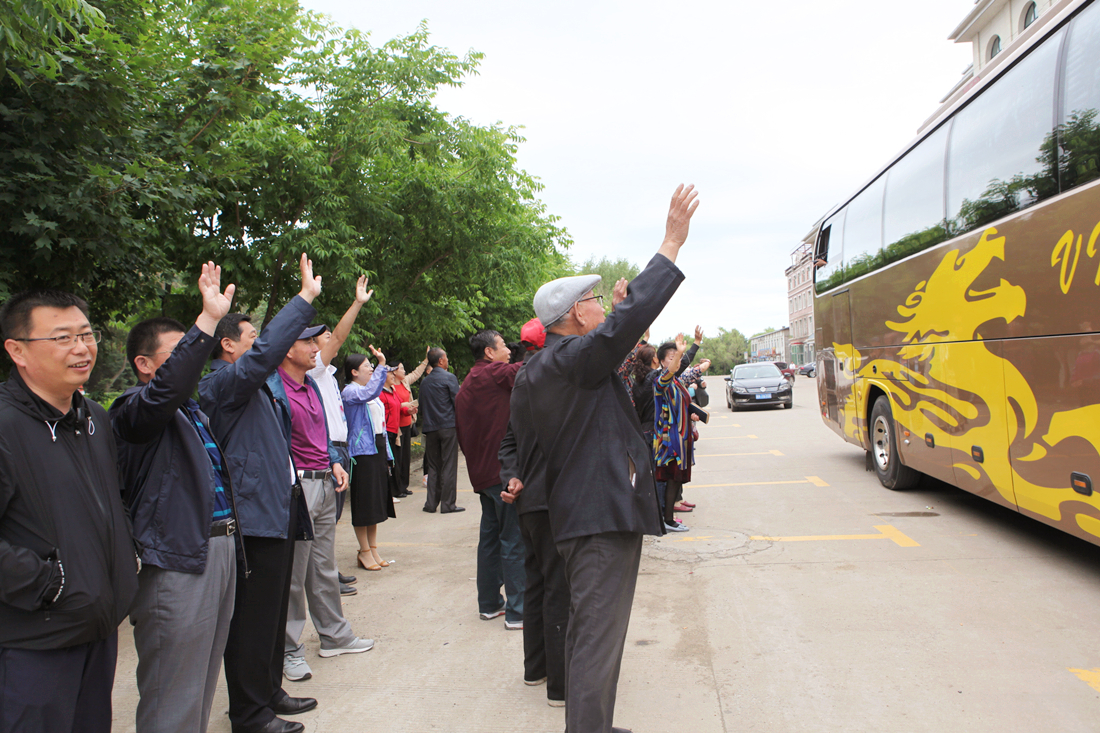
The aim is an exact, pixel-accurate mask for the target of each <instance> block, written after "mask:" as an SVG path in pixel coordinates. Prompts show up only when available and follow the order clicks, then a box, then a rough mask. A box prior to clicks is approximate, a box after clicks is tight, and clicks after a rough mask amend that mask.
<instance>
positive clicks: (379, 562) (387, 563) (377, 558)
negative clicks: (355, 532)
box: [370, 545, 390, 568]
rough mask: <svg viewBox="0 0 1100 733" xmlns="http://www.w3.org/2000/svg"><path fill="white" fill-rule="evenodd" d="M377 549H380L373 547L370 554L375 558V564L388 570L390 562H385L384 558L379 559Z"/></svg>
mask: <svg viewBox="0 0 1100 733" xmlns="http://www.w3.org/2000/svg"><path fill="white" fill-rule="evenodd" d="M377 549H378V545H371V546H370V554H371V555H373V556H374V560H375V562H377V563H378V565H379V566H381V567H384V568H388V567H389V566H390V564H389V562H387V561H385V560H383V559H382V558H380V557H378V553H377V552H375V550H377Z"/></svg>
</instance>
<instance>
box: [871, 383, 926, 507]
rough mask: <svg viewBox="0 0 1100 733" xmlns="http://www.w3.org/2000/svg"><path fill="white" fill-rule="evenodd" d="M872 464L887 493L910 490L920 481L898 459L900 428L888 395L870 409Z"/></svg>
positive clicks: (913, 472)
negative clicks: (889, 491) (891, 408)
mask: <svg viewBox="0 0 1100 733" xmlns="http://www.w3.org/2000/svg"><path fill="white" fill-rule="evenodd" d="M870 437H871V463H872V465H873V466H874V467H875V473H876V474H878V480H879V481H880V482H881V483H882V485H883V486H885V487H886V488H888V489H891V490H893V491H901V490H903V489H911V488H913V487H914V486H916V485H917V483H918V482H919V481H920V476H921V474H920V472H919V471H914V470H913V469H911V468H909V467H908V466H903V465H902V463H901V457H900V456H899V455H898V441H897V424H896V423H895V422H894V414H893V412H891V410H890V398H889V397H887V396H886V395H882V396H880V397H879V398H878V399H877V400H875V406H874V407H873V408H871V436H870Z"/></svg>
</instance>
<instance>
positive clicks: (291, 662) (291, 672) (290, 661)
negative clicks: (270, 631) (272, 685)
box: [283, 654, 313, 682]
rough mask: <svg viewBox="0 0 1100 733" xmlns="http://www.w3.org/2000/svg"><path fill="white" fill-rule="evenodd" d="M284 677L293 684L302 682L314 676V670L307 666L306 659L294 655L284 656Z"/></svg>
mask: <svg viewBox="0 0 1100 733" xmlns="http://www.w3.org/2000/svg"><path fill="white" fill-rule="evenodd" d="M283 676H284V677H286V678H287V679H288V680H290V681H291V682H302V681H304V680H308V679H309V678H310V677H312V676H313V670H311V669H310V668H309V665H308V664H306V660H305V657H299V656H297V655H294V654H284V655H283Z"/></svg>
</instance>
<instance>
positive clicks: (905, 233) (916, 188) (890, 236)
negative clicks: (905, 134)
mask: <svg viewBox="0 0 1100 733" xmlns="http://www.w3.org/2000/svg"><path fill="white" fill-rule="evenodd" d="M947 130H948V126H947V125H944V126H943V127H941V128H940V129H939V130H936V132H934V133H932V134H931V135H930V136H928V137H927V138H925V139H924V140H922V141H921V143H920V145H918V146H917V147H915V148H913V149H912V150H910V151H909V152H908V153H907V154H906V155H905V157H904V158H902V159H901V160H899V161H898V162H897V163H895V164H894V165H893V166H892V167H891V168H890V172H889V174H888V178H887V179H886V201H885V203H884V204H883V214H882V216H883V222H882V231H883V241H884V242H885V243H886V245H885V246H884V247H883V249H882V264H883V265H888V264H890V263H891V262H897V261H898V260H902V259H905V258H906V257H908V256H909V255H911V254H913V253H914V252H920V251H921V250H923V249H927V248H928V247H934V246H935V245H937V244H939V243H940V242H942V241H944V240H945V239H947V230H946V228H945V227H944V217H943V163H944V153H945V152H946V146H947Z"/></svg>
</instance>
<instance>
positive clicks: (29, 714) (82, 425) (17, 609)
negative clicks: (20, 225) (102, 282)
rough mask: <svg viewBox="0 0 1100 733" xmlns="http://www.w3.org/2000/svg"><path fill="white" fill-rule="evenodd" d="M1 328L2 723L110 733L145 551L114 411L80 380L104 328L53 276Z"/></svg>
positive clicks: (0, 314) (16, 303) (12, 309)
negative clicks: (135, 527) (121, 470)
mask: <svg viewBox="0 0 1100 733" xmlns="http://www.w3.org/2000/svg"><path fill="white" fill-rule="evenodd" d="M0 330H2V332H3V336H4V349H5V351H6V352H7V354H8V356H9V357H10V358H11V361H12V363H13V365H14V368H13V369H12V371H11V373H10V375H9V377H8V381H7V382H5V383H4V384H2V385H0V680H2V681H3V683H2V684H0V730H4V731H10V730H20V731H69V730H73V729H74V728H75V726H77V725H79V726H80V730H86V731H95V732H98V731H103V732H104V733H106V732H107V731H110V729H111V688H112V687H113V685H114V677H115V660H116V657H117V653H118V625H119V623H121V622H122V619H124V618H125V617H126V613H127V611H128V610H129V608H130V602H131V601H132V600H133V597H134V593H135V592H136V591H137V586H138V580H137V572H138V570H139V561H138V558H137V556H136V554H135V553H134V544H133V539H132V537H131V535H130V525H129V521H128V520H127V518H126V510H125V508H124V507H123V505H122V491H121V487H120V485H119V481H118V470H117V468H116V456H117V450H116V446H115V440H114V437H113V435H112V434H111V429H110V423H109V422H108V420H107V413H106V412H104V410H103V408H102V407H100V406H99V405H97V404H96V403H95V402H93V401H91V400H89V399H85V398H84V396H83V395H81V394H80V391H79V390H80V387H81V386H83V385H84V383H85V382H86V381H87V380H88V377H89V376H90V375H91V373H92V368H93V367H94V366H95V361H96V354H97V348H98V347H97V346H96V344H97V343H98V342H99V338H100V334H99V332H98V331H93V330H92V328H91V324H90V322H89V320H88V304H87V303H85V302H84V301H83V300H81V299H80V298H78V297H76V296H75V295H71V294H69V293H64V292H60V291H56V290H34V291H28V292H24V293H21V294H19V295H16V296H14V297H12V298H11V299H10V300H9V301H8V302H7V303H5V304H4V307H3V308H2V309H0Z"/></svg>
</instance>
